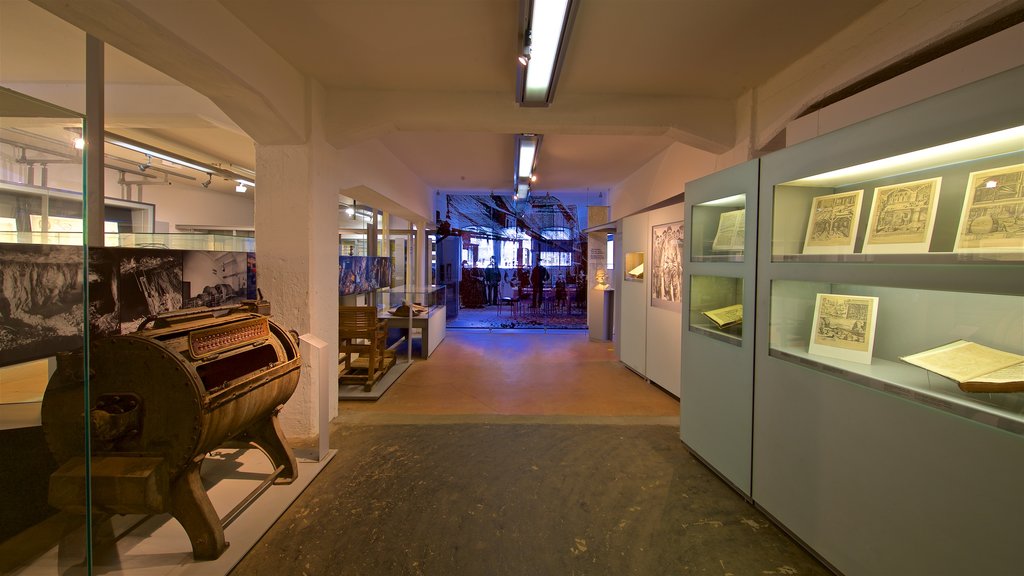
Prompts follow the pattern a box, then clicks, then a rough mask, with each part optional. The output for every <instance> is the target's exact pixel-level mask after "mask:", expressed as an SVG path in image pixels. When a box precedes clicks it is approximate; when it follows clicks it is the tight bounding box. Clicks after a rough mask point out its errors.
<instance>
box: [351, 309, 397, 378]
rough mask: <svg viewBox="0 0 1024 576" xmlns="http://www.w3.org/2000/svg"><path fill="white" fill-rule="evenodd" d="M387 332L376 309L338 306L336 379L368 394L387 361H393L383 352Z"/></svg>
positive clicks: (385, 325) (391, 357)
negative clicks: (358, 386) (362, 388)
mask: <svg viewBox="0 0 1024 576" xmlns="http://www.w3.org/2000/svg"><path fill="white" fill-rule="evenodd" d="M387 333H388V330H387V322H386V321H384V320H379V319H378V318H377V308H376V307H375V306H339V307H338V380H339V381H341V382H346V383H354V384H362V385H363V387H364V389H365V390H367V391H369V390H370V389H371V388H372V387H373V385H374V384H375V383H376V382H377V380H378V379H379V378H380V377H381V376H382V375H383V374H384V372H386V371H387V369H388V368H389V367H390V366H389V365H388V361H389V360H390V361H394V355H391V356H390V357H389V356H388V354H387V351H386V347H387V345H386V342H387ZM356 354H358V355H359V358H355V357H354V356H355V355H356Z"/></svg>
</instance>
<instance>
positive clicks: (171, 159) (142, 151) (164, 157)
mask: <svg viewBox="0 0 1024 576" xmlns="http://www.w3.org/2000/svg"><path fill="white" fill-rule="evenodd" d="M107 142H110V143H111V144H114V145H116V146H120V147H121V148H127V149H128V150H133V151H135V152H138V153H139V154H145V155H146V156H152V157H153V158H159V159H161V160H166V161H168V162H171V163H173V164H177V165H179V166H184V167H186V168H191V169H193V170H198V171H200V172H202V173H204V174H212V173H213V169H212V168H209V167H207V166H200V165H198V164H193V163H191V162H187V161H185V160H182V159H180V158H175V157H173V156H169V155H167V154H164V153H163V152H157V151H155V150H150V149H148V148H145V147H143V146H139V145H137V144H133V143H131V142H125V141H123V140H116V139H112V138H109V139H107Z"/></svg>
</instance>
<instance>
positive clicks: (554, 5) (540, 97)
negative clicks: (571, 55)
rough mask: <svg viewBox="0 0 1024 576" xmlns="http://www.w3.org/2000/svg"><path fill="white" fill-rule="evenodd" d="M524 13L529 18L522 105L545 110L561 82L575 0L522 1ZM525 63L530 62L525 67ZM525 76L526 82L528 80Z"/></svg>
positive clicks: (520, 95)
mask: <svg viewBox="0 0 1024 576" xmlns="http://www.w3.org/2000/svg"><path fill="white" fill-rule="evenodd" d="M522 2H524V5H523V7H522V8H521V11H525V12H526V14H528V15H529V22H527V23H526V29H525V30H521V31H520V32H521V36H522V38H523V52H522V56H520V63H521V64H523V65H524V66H525V73H524V72H523V70H522V68H520V72H519V74H520V79H519V80H520V82H519V94H518V98H517V99H518V101H519V102H520V103H522V104H532V105H540V106H545V105H547V104H548V103H550V101H551V95H552V92H553V90H554V86H555V82H556V80H557V78H556V76H557V72H558V68H559V64H560V60H561V58H562V57H563V56H564V55H565V50H566V46H567V45H568V41H569V29H570V28H571V26H572V20H573V16H574V12H573V11H574V8H575V5H576V4H577V3H578V1H573V0H522ZM523 60H526V62H525V63H523ZM524 75H525V78H524Z"/></svg>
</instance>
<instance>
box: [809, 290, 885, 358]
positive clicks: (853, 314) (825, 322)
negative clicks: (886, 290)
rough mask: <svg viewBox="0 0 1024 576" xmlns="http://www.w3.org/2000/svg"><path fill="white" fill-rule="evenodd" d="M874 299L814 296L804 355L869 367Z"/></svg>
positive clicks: (876, 314) (873, 338)
mask: <svg viewBox="0 0 1024 576" xmlns="http://www.w3.org/2000/svg"><path fill="white" fill-rule="evenodd" d="M877 316H878V298H877V297H875V296H848V295H844V294H818V295H817V298H815V300H814V322H813V324H812V326H811V341H810V345H809V347H808V349H807V351H808V352H809V353H811V354H816V355H819V356H828V357H830V358H839V359H841V360H849V361H851V362H860V363H861V364H871V352H872V350H873V349H874V346H875V319H876V317H877Z"/></svg>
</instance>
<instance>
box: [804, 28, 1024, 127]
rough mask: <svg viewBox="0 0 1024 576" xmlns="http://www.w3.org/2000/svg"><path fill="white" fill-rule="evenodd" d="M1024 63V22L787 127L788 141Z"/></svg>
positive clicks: (854, 121) (869, 116) (885, 110)
mask: <svg viewBox="0 0 1024 576" xmlns="http://www.w3.org/2000/svg"><path fill="white" fill-rule="evenodd" d="M1018 66H1024V24H1018V25H1017V26H1014V27H1012V28H1009V29H1006V30H1004V31H1002V32H1000V33H998V34H995V35H993V36H990V37H988V38H985V39H984V40H981V41H979V42H975V43H974V44H971V45H969V46H965V47H964V48H961V49H960V50H957V51H955V52H952V53H950V54H947V55H946V56H943V57H942V58H939V59H937V60H934V61H932V62H929V63H928V64H925V65H923V66H920V67H918V68H915V69H914V70H910V71H909V72H907V73H905V74H902V75H900V76H898V77H896V78H893V79H891V80H889V81H887V82H883V83H881V84H879V85H877V86H873V87H872V88H869V89H867V90H865V91H864V92H861V93H859V94H856V95H854V96H851V97H850V98H847V99H845V100H842V101H840V102H837V103H835V104H833V105H831V106H828V107H826V108H823V109H821V110H818V111H816V112H813V113H811V114H808V115H806V116H803V117H802V118H797V119H796V120H793V121H792V122H790V123H789V124H788V125H787V126H786V145H787V146H792V145H794V144H797V143H799V142H803V141H804V140H809V139H811V138H814V137H816V136H820V135H821V134H826V133H828V132H832V131H833V130H838V129H839V128H842V127H844V126H849V125H850V124H854V123H856V122H860V121H862V120H866V119H868V118H872V117H874V116H877V115H879V114H882V113H883V112H888V111H890V110H895V109H896V108H900V107H902V106H906V105H908V104H912V103H914V102H917V101H920V100H923V99H925V98H927V97H930V96H934V95H936V94H940V93H942V92H946V91H949V90H952V89H953V88H957V87H959V86H964V85H966V84H969V83H971V82H974V81H977V80H981V79H982V78H987V77H989V76H992V75H994V74H998V73H1000V72H1004V71H1006V70H1010V69H1012V68H1016V67H1018Z"/></svg>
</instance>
